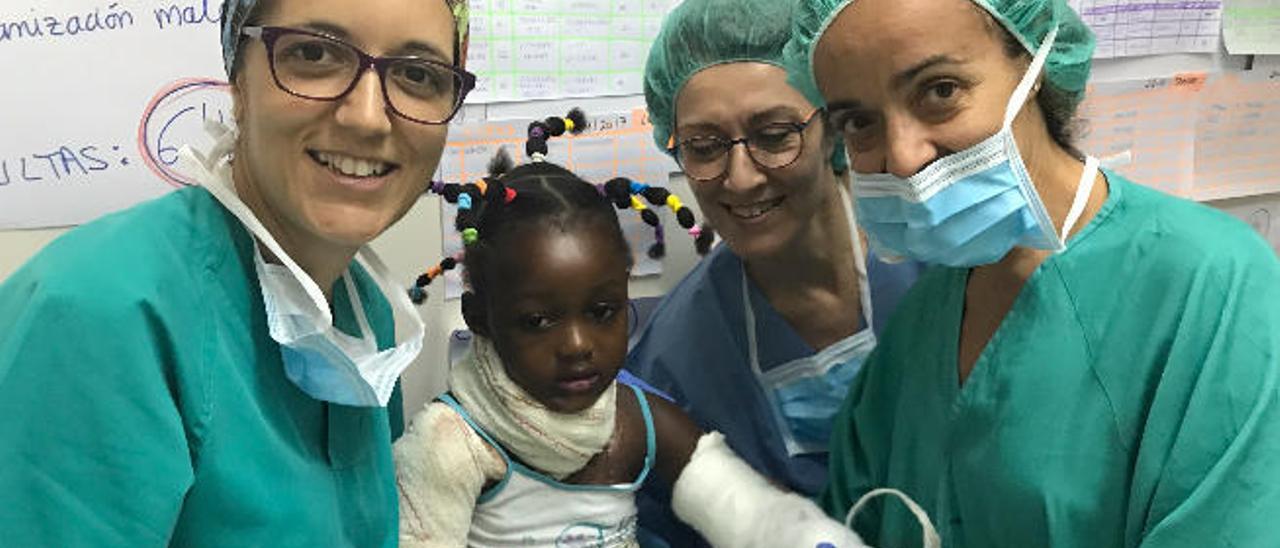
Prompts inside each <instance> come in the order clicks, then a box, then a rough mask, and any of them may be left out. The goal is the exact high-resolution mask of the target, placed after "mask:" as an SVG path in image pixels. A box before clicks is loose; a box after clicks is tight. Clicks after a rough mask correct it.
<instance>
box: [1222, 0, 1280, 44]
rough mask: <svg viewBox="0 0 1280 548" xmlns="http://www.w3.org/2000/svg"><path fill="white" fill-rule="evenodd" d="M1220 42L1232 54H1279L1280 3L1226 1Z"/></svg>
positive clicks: (1277, 0) (1240, 0)
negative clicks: (1221, 40) (1221, 41)
mask: <svg viewBox="0 0 1280 548" xmlns="http://www.w3.org/2000/svg"><path fill="white" fill-rule="evenodd" d="M1222 39H1223V42H1225V43H1226V46H1227V51H1228V52H1230V53H1233V54H1237V55H1246V54H1247V55H1254V54H1258V55H1262V54H1269V55H1275V54H1280V0H1226V5H1224V6H1223V13H1222Z"/></svg>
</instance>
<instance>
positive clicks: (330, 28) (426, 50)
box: [299, 21, 452, 63]
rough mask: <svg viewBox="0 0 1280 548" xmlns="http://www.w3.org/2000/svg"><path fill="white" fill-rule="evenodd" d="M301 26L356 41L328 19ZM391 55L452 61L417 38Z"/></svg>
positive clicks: (434, 47) (392, 51)
mask: <svg viewBox="0 0 1280 548" xmlns="http://www.w3.org/2000/svg"><path fill="white" fill-rule="evenodd" d="M299 28H303V29H306V30H309V31H313V32H318V33H320V34H324V35H326V36H332V37H334V38H337V39H339V40H342V41H344V42H353V41H354V40H352V38H351V33H350V32H347V29H345V28H343V27H342V26H340V25H337V24H334V23H329V22H327V21H309V22H307V23H303V24H302V25H299ZM391 55H393V56H400V55H416V56H419V57H433V58H435V60H437V61H442V62H445V63H450V62H452V61H450V60H449V56H447V55H445V54H444V52H442V51H440V48H438V47H436V46H433V45H431V44H428V43H426V42H420V41H417V40H409V41H407V42H404V43H403V44H400V46H399V47H397V48H395V49H392V50H391Z"/></svg>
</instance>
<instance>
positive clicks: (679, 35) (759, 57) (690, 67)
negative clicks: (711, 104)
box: [644, 0, 844, 168]
mask: <svg viewBox="0 0 1280 548" xmlns="http://www.w3.org/2000/svg"><path fill="white" fill-rule="evenodd" d="M795 5H796V3H795V1H794V0H685V1H684V2H682V3H680V4H679V5H678V6H676V7H675V9H673V10H671V13H669V14H668V15H667V17H666V19H664V20H663V22H662V30H661V31H660V32H659V33H658V37H657V38H656V39H655V40H654V42H653V46H652V47H651V48H650V50H649V61H648V62H647V63H645V67H644V99H645V102H646V103H647V104H648V107H649V121H650V122H651V123H652V124H653V141H654V142H655V143H657V144H658V147H659V148H661V149H662V150H667V143H668V142H669V141H670V139H671V135H672V133H673V132H674V131H675V128H674V125H675V117H676V97H677V96H678V95H679V94H680V90H681V89H682V88H684V85H685V84H686V83H688V82H689V79H690V78H692V77H693V75H694V74H697V73H698V72H700V71H702V70H703V69H705V68H708V67H712V66H715V65H723V64H726V63H736V62H756V63H767V64H770V65H776V66H778V67H779V68H785V65H784V64H783V59H782V48H783V46H784V45H786V43H787V40H788V39H789V38H790V37H791V14H792V12H793V11H794V8H795ZM815 104H818V103H815ZM841 148H843V147H837V151H838V152H840V154H838V156H839V158H840V160H841V161H838V162H835V164H836V166H837V168H839V167H840V166H841V165H843V159H844V155H843V151H840V149H841Z"/></svg>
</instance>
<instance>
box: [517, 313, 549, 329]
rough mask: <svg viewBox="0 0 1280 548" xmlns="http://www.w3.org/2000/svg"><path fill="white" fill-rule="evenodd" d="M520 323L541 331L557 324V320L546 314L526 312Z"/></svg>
mask: <svg viewBox="0 0 1280 548" xmlns="http://www.w3.org/2000/svg"><path fill="white" fill-rule="evenodd" d="M520 325H521V326H522V327H524V328H525V329H529V330H532V331H541V330H543V329H548V328H550V327H551V326H553V325H555V321H554V320H553V319H552V318H551V316H547V315H545V314H525V315H524V316H521V317H520Z"/></svg>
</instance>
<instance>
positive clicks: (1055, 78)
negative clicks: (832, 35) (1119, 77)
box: [785, 0, 1094, 105]
mask: <svg viewBox="0 0 1280 548" xmlns="http://www.w3.org/2000/svg"><path fill="white" fill-rule="evenodd" d="M854 1H855V0H800V3H799V4H798V5H797V7H796V11H795V17H794V21H793V32H792V39H791V41H790V42H788V43H787V47H786V55H785V59H786V65H787V71H788V73H790V79H791V85H792V86H794V87H795V88H796V89H799V90H800V91H801V92H803V93H804V94H805V96H806V97H808V98H809V100H810V101H813V102H814V104H816V105H826V101H825V100H823V98H822V94H820V93H818V84H817V81H816V79H815V77H814V74H813V50H814V48H815V46H817V44H818V41H819V40H821V39H822V35H823V34H824V33H825V32H826V31H827V27H829V26H831V23H832V22H833V21H835V19H836V17H837V16H839V15H840V12H841V11H843V10H844V8H846V7H849V5H850V4H852V3H853V2H854ZM970 1H971V2H973V3H974V4H977V5H978V6H979V7H981V8H982V9H984V10H987V13H990V14H991V16H992V17H994V18H995V20H996V21H999V22H1000V24H1001V25H1004V28H1005V29H1007V30H1008V31H1009V32H1010V33H1012V34H1013V36H1014V37H1016V38H1017V39H1018V41H1019V42H1021V43H1022V47H1023V48H1025V49H1026V50H1027V52H1028V53H1032V54H1034V53H1035V51H1036V48H1037V47H1039V46H1040V42H1042V41H1043V40H1044V38H1045V36H1047V35H1048V34H1049V30H1050V29H1052V28H1054V27H1057V28H1058V38H1057V41H1055V42H1054V44H1053V51H1052V52H1050V53H1049V59H1048V61H1047V62H1046V63H1045V78H1046V79H1048V81H1049V83H1050V84H1052V85H1053V86H1054V87H1056V88H1058V89H1060V90H1062V91H1064V92H1066V93H1067V94H1068V95H1069V96H1070V97H1071V99H1072V103H1073V104H1078V103H1079V102H1080V100H1081V99H1082V98H1084V88H1085V83H1086V82H1087V81H1088V80H1089V65H1090V61H1091V60H1092V59H1093V46H1094V40H1093V32H1092V31H1090V30H1089V27H1088V26H1086V25H1085V24H1084V21H1082V20H1081V19H1080V16H1079V15H1077V14H1076V12H1075V11H1072V9H1071V8H1070V7H1067V2H1066V0H970Z"/></svg>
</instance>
